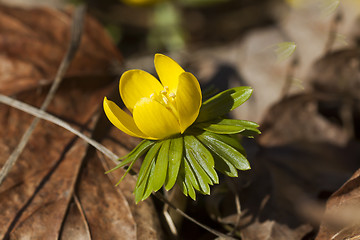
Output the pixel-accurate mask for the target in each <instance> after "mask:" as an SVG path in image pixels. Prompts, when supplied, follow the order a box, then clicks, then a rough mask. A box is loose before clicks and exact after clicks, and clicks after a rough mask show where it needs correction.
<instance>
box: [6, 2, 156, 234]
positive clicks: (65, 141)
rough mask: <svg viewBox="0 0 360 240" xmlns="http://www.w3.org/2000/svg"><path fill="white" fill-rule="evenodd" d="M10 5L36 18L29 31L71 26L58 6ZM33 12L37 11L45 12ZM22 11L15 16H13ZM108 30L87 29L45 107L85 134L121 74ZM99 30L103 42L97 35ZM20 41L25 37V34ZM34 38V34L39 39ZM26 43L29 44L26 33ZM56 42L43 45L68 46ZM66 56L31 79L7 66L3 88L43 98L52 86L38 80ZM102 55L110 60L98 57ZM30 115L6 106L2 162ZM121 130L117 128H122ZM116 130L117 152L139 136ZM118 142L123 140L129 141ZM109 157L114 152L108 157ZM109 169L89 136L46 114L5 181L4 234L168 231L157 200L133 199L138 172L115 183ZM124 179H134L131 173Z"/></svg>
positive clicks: (26, 19)
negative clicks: (112, 67) (113, 70)
mask: <svg viewBox="0 0 360 240" xmlns="http://www.w3.org/2000/svg"><path fill="white" fill-rule="evenodd" d="M0 8H2V7H0ZM2 11H4V9H2V10H0V17H1V14H4V12H2ZM10 13H11V15H12V16H16V18H17V17H19V19H21V21H23V22H21V21H20V20H19V23H20V22H21V24H20V25H21V27H22V28H25V27H24V26H23V25H24V24H25V23H28V25H27V26H30V25H31V27H28V28H27V31H30V30H33V29H36V31H30V32H31V34H35V33H37V32H38V33H39V34H40V35H41V34H43V32H47V31H48V32H47V33H46V34H45V35H43V36H42V37H44V40H46V39H47V37H49V36H51V34H54V35H56V34H59V33H58V32H57V31H58V29H57V28H54V26H52V27H51V28H50V27H48V28H46V27H47V24H46V23H49V24H50V23H52V22H54V21H55V22H58V21H60V22H62V21H63V22H64V23H66V24H65V25H66V26H67V27H66V26H64V27H63V28H64V31H65V28H67V30H68V31H69V23H70V22H69V21H70V17H69V15H67V14H65V13H62V12H59V11H56V10H49V9H32V10H28V11H26V10H22V9H11V8H8V11H7V13H6V14H10ZM45 13H47V14H45ZM50 13H51V14H50ZM34 15H38V16H39V18H38V19H37V17H35V16H34ZM59 17H60V19H59ZM16 18H15V17H14V18H12V20H13V21H15V19H16ZM43 18H44V19H43ZM47 18H49V19H47ZM36 19H37V20H36ZM41 19H42V20H41ZM46 19H47V21H46ZM36 21H39V22H41V23H42V24H44V25H45V26H43V25H41V24H40V25H39V23H37V24H34V25H32V23H33V22H36ZM91 21H92V20H91ZM91 21H90V28H89V25H88V30H91V26H92V25H91V24H95V25H94V26H95V27H94V29H93V30H92V31H94V30H96V27H99V29H101V28H100V26H99V25H97V23H94V22H91ZM87 24H89V22H87ZM34 26H37V28H36V27H34ZM50 32H51V33H50ZM60 33H61V29H60ZM102 33H103V30H102V29H101V31H100V32H98V33H96V32H91V33H86V31H85V33H84V36H85V37H84V38H83V41H82V49H83V50H81V51H80V52H78V54H77V55H76V57H75V60H74V61H75V62H74V63H73V64H72V65H71V66H72V68H71V69H72V70H70V71H69V73H68V75H67V78H65V79H64V81H63V82H62V84H61V86H60V89H59V90H58V91H57V93H56V95H55V97H54V100H53V101H52V102H51V104H50V106H49V108H48V110H47V111H48V112H49V113H51V114H53V115H55V116H57V117H59V118H61V119H63V120H65V121H67V122H69V123H70V124H72V125H73V126H75V127H76V128H78V129H80V130H81V131H83V132H84V133H85V134H87V135H92V134H93V130H94V129H96V128H97V126H99V124H98V116H99V111H100V112H102V108H101V103H102V100H103V98H104V96H106V95H108V94H109V92H110V91H112V90H113V89H116V88H117V87H116V86H117V81H115V82H114V84H112V83H111V82H110V80H114V78H113V77H112V76H111V74H110V73H109V72H108V71H105V68H106V69H108V68H109V64H110V62H111V59H112V58H115V59H117V60H118V61H120V60H121V59H120V58H119V57H118V56H119V53H118V52H117V51H116V49H115V48H114V47H113V46H112V45H111V42H110V41H108V40H109V39H107V40H106V39H102ZM29 34H30V33H29ZM89 34H90V35H89ZM45 36H47V37H45ZM86 36H87V37H86ZM1 37H3V35H1ZM1 37H0V39H1ZM42 37H41V39H42ZM99 38H100V40H99V42H102V41H105V42H104V43H101V44H100V43H97V41H98V40H97V39H99ZM38 40H39V39H38ZM52 40H53V39H52ZM52 40H51V41H52ZM17 41H18V42H19V44H20V40H19V39H18V40H17ZM36 41H37V40H36V39H34V42H36ZM107 41H108V42H107ZM0 42H1V40H0ZM24 44H25V45H26V44H27V43H26V40H25V43H24ZM59 44H60V43H59ZM91 44H93V45H91ZM99 44H100V45H101V46H100V45H99ZM0 45H1V44H0ZM20 45H21V44H20ZM50 45H51V47H50V48H47V46H46V44H44V48H45V49H47V50H49V49H50V50H51V49H52V48H54V51H55V52H54V53H56V52H58V53H59V54H60V52H61V53H62V55H63V54H64V51H65V50H64V49H63V48H62V47H61V46H60V45H54V46H53V45H52V44H50ZM50 45H49V46H50ZM102 45H103V47H102ZM106 45H109V46H110V49H113V51H114V52H112V53H111V51H110V52H109V49H108V47H106ZM1 46H3V45H1ZM64 47H65V45H64ZM38 50H39V49H38ZM92 50H93V52H92ZM12 51H15V49H13V50H12ZM13 53H15V52H13ZM38 53H39V54H40V52H38ZM33 57H35V56H33ZM49 57H51V56H49ZM61 57H62V56H56V57H55V58H54V62H51V61H49V59H47V60H46V61H49V63H50V62H51V64H50V65H51V66H49V68H47V69H46V71H45V73H46V74H49V75H39V76H40V77H39V76H38V75H32V76H31V79H32V80H31V81H30V80H29V79H28V80H29V81H28V82H26V83H25V84H24V85H22V84H23V82H22V79H21V78H17V77H16V76H14V75H13V74H14V72H16V69H14V71H9V69H4V71H3V72H2V73H0V83H1V84H0V88H1V87H4V88H2V90H1V92H2V93H7V94H15V93H16V94H17V95H16V96H17V99H18V100H20V101H24V102H27V103H29V104H31V105H34V106H40V105H41V103H42V102H43V100H44V98H45V94H46V93H47V90H48V87H41V86H40V85H39V84H40V82H39V81H40V79H41V76H51V77H53V75H54V73H55V71H56V68H57V67H58V66H56V65H57V64H58V62H60V60H61ZM84 58H88V59H87V60H86V59H84ZM39 61H40V60H39ZM98 61H104V62H102V63H101V64H99V65H97V64H96V63H99V62H98ZM34 62H36V59H35V60H34ZM0 65H1V64H0ZM38 66H40V65H38ZM105 66H106V67H105ZM17 67H19V66H17ZM31 67H34V66H31ZM52 70H54V71H52ZM19 72H20V70H19ZM5 73H6V75H7V76H8V79H11V82H10V84H9V85H7V84H6V88H5V84H3V83H4V82H2V81H3V79H4V76H3V75H2V74H5ZM102 75H104V76H102ZM88 76H90V77H89V78H88ZM49 79H50V78H49ZM5 80H6V78H5ZM50 80H51V79H50ZM6 89H7V90H6ZM25 90H26V91H25ZM102 118H104V114H103V115H102ZM32 119H33V117H32V116H30V115H28V114H26V113H24V112H21V111H19V110H16V109H13V108H11V107H9V106H1V108H0V122H1V124H2V128H1V129H0V136H1V137H0V150H1V153H2V154H1V157H0V166H3V165H4V163H5V161H6V160H7V158H8V157H9V155H10V154H11V152H12V150H13V149H14V147H15V146H16V145H17V144H18V142H19V140H20V138H21V136H22V134H23V133H24V131H25V130H26V129H27V127H28V126H29V125H30V122H31V121H32ZM107 132H108V130H107V128H101V134H102V136H103V137H104V136H106V134H107ZM119 132H120V131H118V130H117V134H119ZM94 134H95V133H94ZM95 135H96V134H95ZM117 136H120V137H119V138H116V140H115V141H114V139H110V140H111V141H113V142H112V143H111V145H112V148H114V149H116V152H117V153H118V154H119V153H125V152H128V151H129V149H130V147H131V146H133V145H134V144H133V143H135V142H136V141H137V140H136V139H135V138H132V137H129V136H127V135H124V134H121V133H120V135H117ZM94 137H96V136H94ZM96 139H101V138H100V137H99V138H96ZM120 142H123V145H121V144H120ZM131 144H132V145H131ZM119 155H120V154H119ZM106 161H110V160H108V159H106ZM109 164H113V163H112V162H111V163H109ZM107 169H108V168H106V169H105V168H104V165H103V161H102V155H101V154H95V151H94V150H93V149H92V148H88V146H87V144H86V143H85V142H84V141H82V140H81V139H79V138H77V137H76V136H74V135H73V134H72V133H70V132H68V131H67V130H65V129H62V128H60V127H59V126H56V125H54V124H52V123H49V122H46V121H42V120H41V122H40V124H38V126H37V127H36V129H35V131H34V132H33V135H32V136H31V138H30V141H29V143H28V145H27V146H26V148H25V150H24V152H23V153H22V154H21V156H20V158H19V160H18V161H17V162H16V164H15V165H14V167H13V168H12V170H11V172H10V173H9V175H8V176H7V177H6V179H5V181H4V182H3V183H2V185H1V186H0V212H1V213H2V216H1V218H0V238H2V239H3V238H4V239H7V238H10V239H30V238H31V239H161V238H162V237H161V236H162V231H161V228H160V224H159V221H158V219H157V217H156V211H155V209H154V206H153V204H152V202H151V200H150V199H149V200H147V201H144V202H143V203H142V204H139V205H135V203H134V199H133V195H132V194H133V193H132V191H133V187H134V184H135V180H133V182H132V183H131V181H130V183H131V184H132V185H131V184H128V185H127V186H123V187H122V188H116V187H115V186H114V185H115V184H114V183H113V182H112V181H111V180H110V179H109V177H110V176H107V175H105V174H104V172H105V171H106V170H107ZM121 171H122V170H120V172H121ZM129 179H131V178H129ZM124 182H125V183H129V180H127V181H124Z"/></svg>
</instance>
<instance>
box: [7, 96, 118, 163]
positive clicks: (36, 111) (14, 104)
mask: <svg viewBox="0 0 360 240" xmlns="http://www.w3.org/2000/svg"><path fill="white" fill-rule="evenodd" d="M0 103H3V104H6V105H9V106H11V107H13V108H16V109H19V110H21V111H24V112H26V113H29V114H31V115H33V116H35V117H36V118H38V119H43V120H46V121H49V122H51V123H54V124H56V125H58V126H60V127H63V128H65V129H66V130H69V131H70V132H72V133H74V134H75V135H76V136H78V137H79V138H81V139H83V140H84V141H86V142H87V143H89V144H90V145H92V146H93V147H94V148H96V149H97V150H99V151H100V152H102V153H103V154H104V155H106V156H107V157H109V158H110V159H112V160H113V161H114V162H115V163H116V164H119V163H118V162H117V161H116V159H119V157H118V156H117V155H116V154H114V153H113V152H111V151H110V150H109V149H107V148H106V147H104V146H103V145H102V144H100V143H98V142H96V141H95V140H93V139H91V138H89V137H87V136H86V135H84V134H82V133H81V132H79V131H77V130H76V129H74V128H73V127H71V126H70V125H69V124H68V123H66V122H64V121H62V120H61V119H59V118H57V117H55V116H53V115H51V114H49V113H46V112H44V111H42V110H40V109H37V108H35V107H33V106H30V105H28V104H26V103H23V102H20V101H18V100H15V99H13V98H10V97H8V96H5V95H2V94H0Z"/></svg>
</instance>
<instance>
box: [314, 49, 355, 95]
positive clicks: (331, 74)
mask: <svg viewBox="0 0 360 240" xmlns="http://www.w3.org/2000/svg"><path fill="white" fill-rule="evenodd" d="M359 57H360V52H359V50H358V49H344V50H339V51H336V52H332V53H330V54H328V55H326V56H324V57H323V58H321V59H320V60H318V61H317V62H316V63H315V65H314V67H313V69H312V71H311V73H310V76H309V80H310V83H311V85H312V86H313V88H314V90H315V91H317V92H324V93H328V94H333V95H337V96H340V97H341V96H343V97H344V96H351V97H353V98H358V96H359V92H360V60H359V59H360V58H359Z"/></svg>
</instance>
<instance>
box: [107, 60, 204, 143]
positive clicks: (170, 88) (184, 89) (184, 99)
mask: <svg viewBox="0 0 360 240" xmlns="http://www.w3.org/2000/svg"><path fill="white" fill-rule="evenodd" d="M154 62H155V68H156V72H157V74H158V76H159V78H160V81H161V83H160V82H159V81H158V80H157V79H156V78H155V77H153V76H152V75H151V74H149V73H147V72H145V71H142V70H130V71H127V72H125V73H124V74H123V75H122V76H121V78H120V83H119V90H120V96H121V98H122V100H123V102H124V104H125V106H126V107H127V109H128V110H129V111H130V112H131V114H132V116H131V115H129V114H128V113H126V112H125V111H123V110H122V109H121V108H119V107H118V106H117V105H116V104H115V103H114V102H112V101H109V100H108V99H107V98H106V97H105V98H104V103H103V105H104V111H105V114H106V116H107V117H108V118H109V120H110V122H111V123H112V124H113V125H115V126H116V127H117V128H119V129H120V130H121V131H123V132H125V133H127V134H128V135H131V136H134V137H139V138H145V139H152V140H159V139H164V138H168V137H170V136H172V135H175V134H179V133H183V132H184V131H185V130H186V129H187V128H188V127H189V126H190V125H191V124H192V123H193V122H194V121H195V120H196V118H197V116H198V115H199V110H200V106H201V102H202V96H201V90H200V85H199V82H198V81H197V79H196V77H195V76H194V75H193V74H191V73H189V72H185V71H184V70H183V69H182V68H181V67H180V66H179V64H177V63H176V62H175V61H174V60H172V59H171V58H169V57H167V56H165V55H162V54H156V55H155V60H154Z"/></svg>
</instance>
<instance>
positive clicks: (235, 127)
mask: <svg viewBox="0 0 360 240" xmlns="http://www.w3.org/2000/svg"><path fill="white" fill-rule="evenodd" d="M195 126H196V127H198V128H201V129H203V130H206V131H209V132H213V133H218V134H236V133H241V132H244V131H245V130H248V131H250V132H253V133H254V134H260V131H259V130H258V129H257V128H258V127H259V125H258V124H257V123H254V122H250V121H245V120H236V119H221V118H219V119H216V120H212V121H209V122H205V123H198V124H196V125H195Z"/></svg>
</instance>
